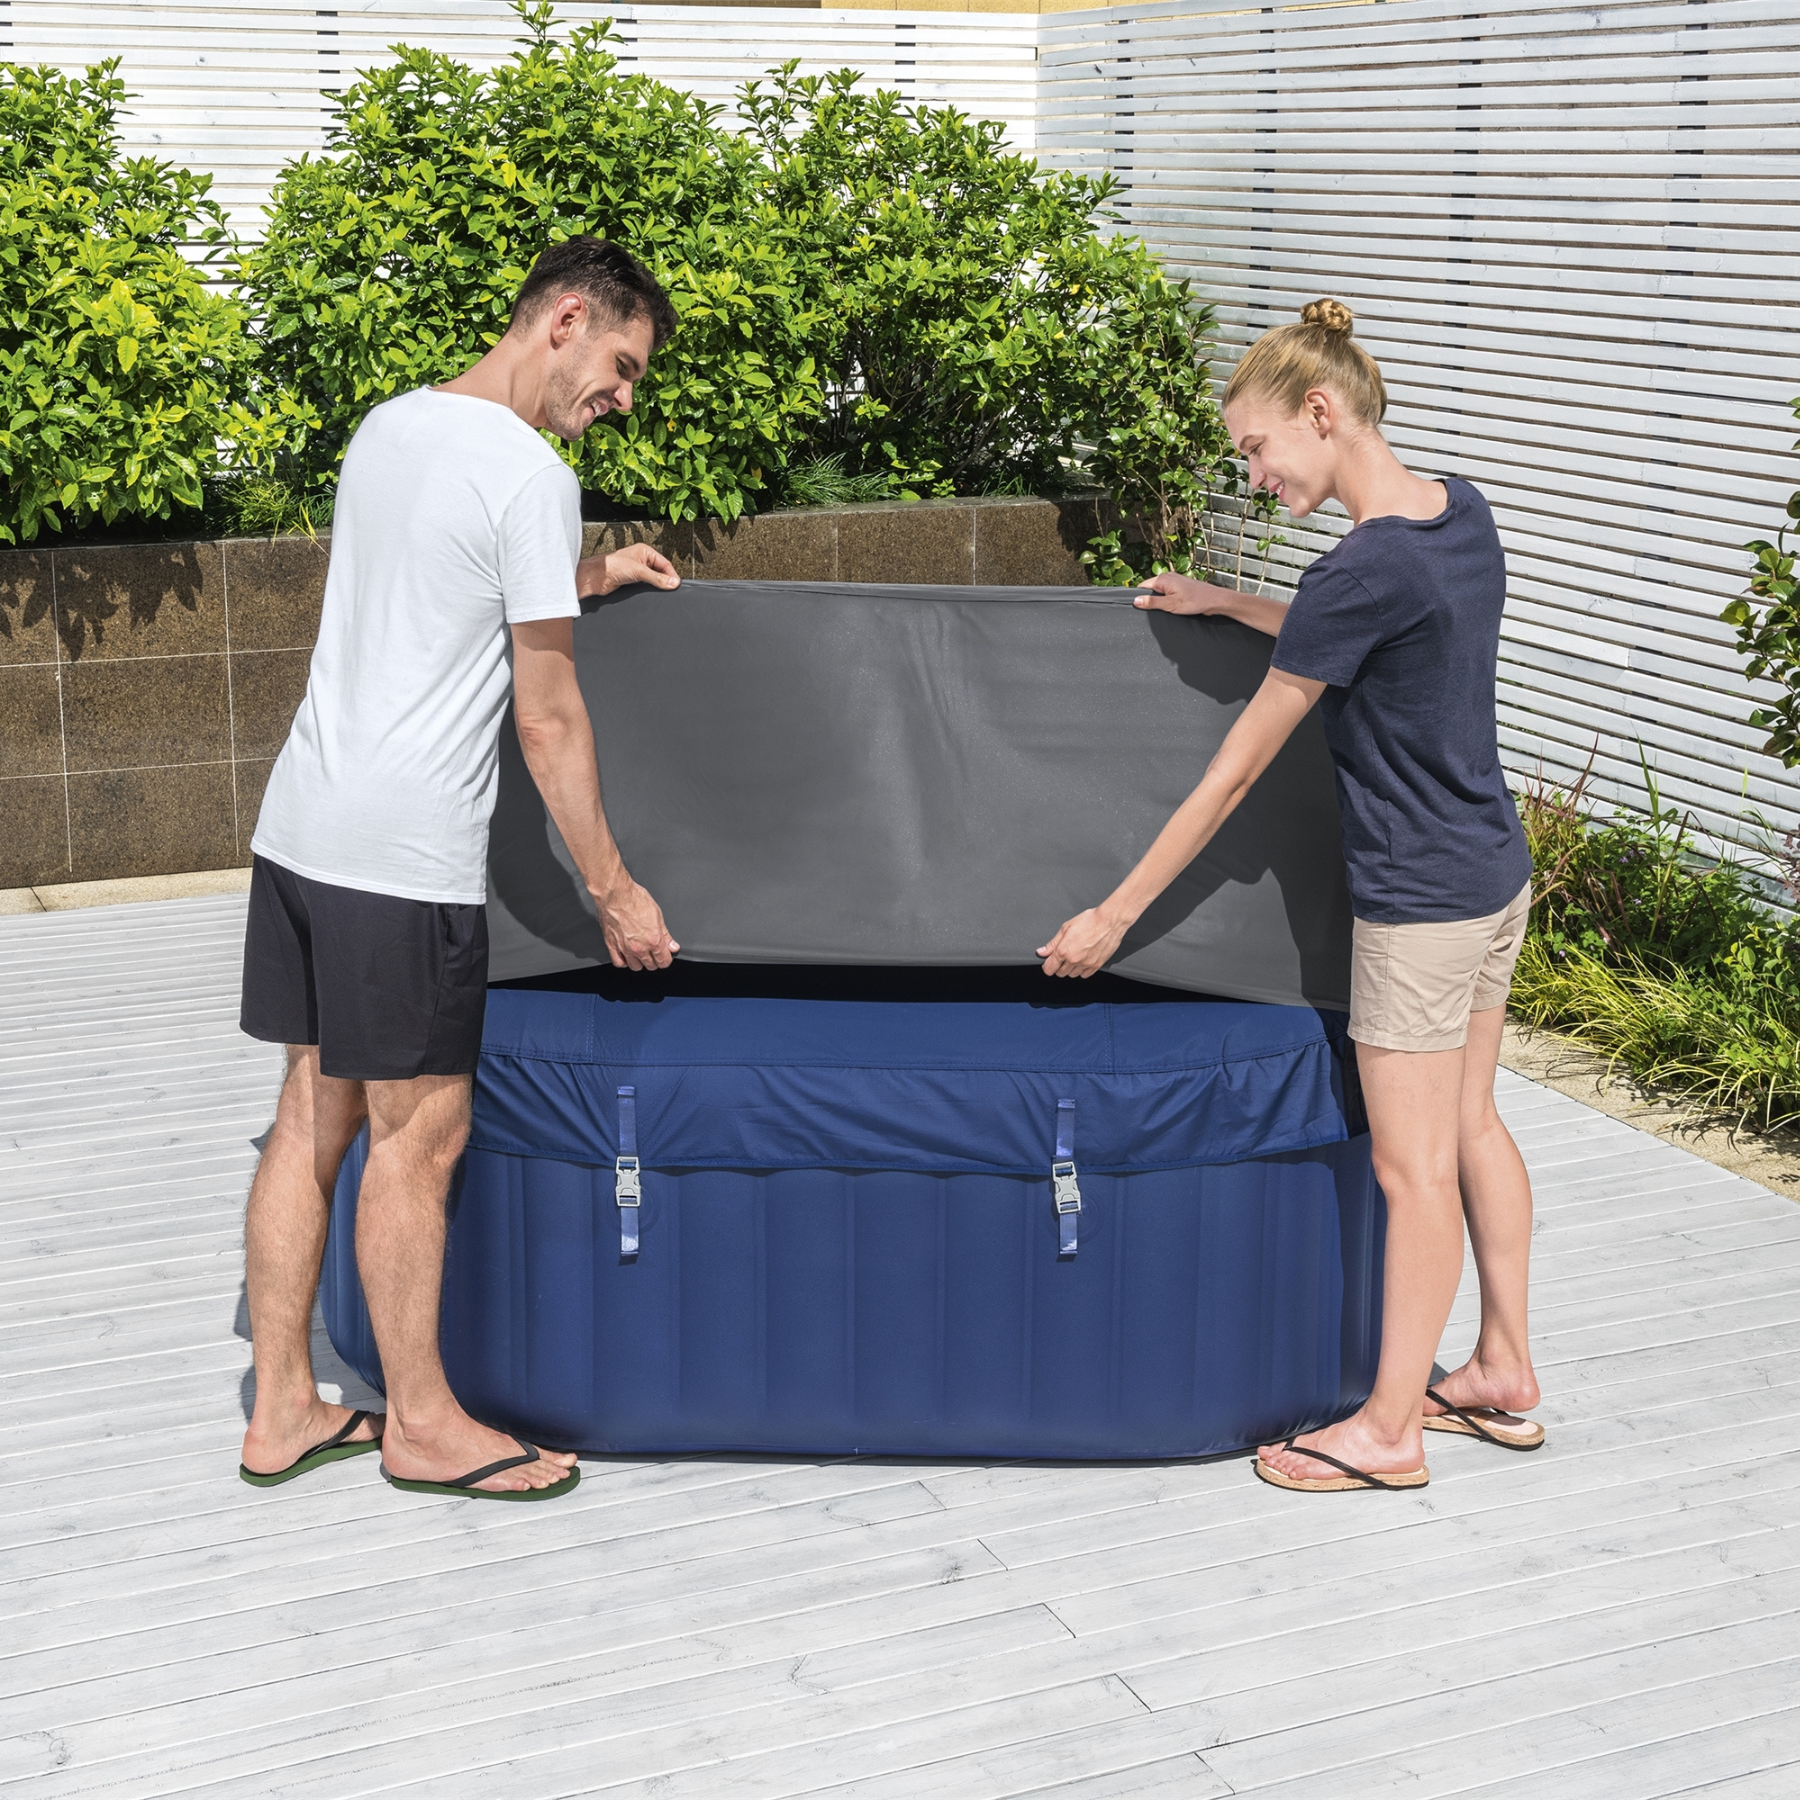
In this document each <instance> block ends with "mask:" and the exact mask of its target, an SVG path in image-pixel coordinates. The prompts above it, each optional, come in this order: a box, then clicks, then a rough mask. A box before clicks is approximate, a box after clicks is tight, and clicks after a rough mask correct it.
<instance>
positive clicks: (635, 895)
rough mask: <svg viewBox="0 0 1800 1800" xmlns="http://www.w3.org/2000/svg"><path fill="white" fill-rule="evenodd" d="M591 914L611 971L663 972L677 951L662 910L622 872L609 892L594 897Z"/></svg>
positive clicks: (676, 945)
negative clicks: (595, 917) (603, 941)
mask: <svg viewBox="0 0 1800 1800" xmlns="http://www.w3.org/2000/svg"><path fill="white" fill-rule="evenodd" d="M594 910H595V911H596V912H597V913H599V915H600V929H601V931H602V932H603V933H604V934H605V937H606V954H607V955H608V956H610V957H611V958H612V964H613V967H614V968H615V969H666V968H667V967H668V966H669V959H670V958H671V957H672V956H673V955H674V954H675V952H676V951H677V950H679V949H680V948H681V946H680V945H679V944H678V943H676V941H675V940H674V939H673V938H672V937H670V936H669V928H668V926H667V925H665V924H664V923H663V916H662V908H661V907H660V906H658V905H657V904H656V902H655V901H654V900H652V899H651V898H650V895H649V893H648V892H647V891H646V890H645V889H643V888H641V887H639V886H638V884H637V883H636V882H635V881H633V880H632V879H631V877H630V876H629V875H627V874H626V873H625V872H624V871H623V870H620V872H619V879H618V881H617V883H615V885H614V886H613V887H612V888H610V889H609V890H608V891H607V892H606V893H604V894H600V893H596V894H595V895H594Z"/></svg>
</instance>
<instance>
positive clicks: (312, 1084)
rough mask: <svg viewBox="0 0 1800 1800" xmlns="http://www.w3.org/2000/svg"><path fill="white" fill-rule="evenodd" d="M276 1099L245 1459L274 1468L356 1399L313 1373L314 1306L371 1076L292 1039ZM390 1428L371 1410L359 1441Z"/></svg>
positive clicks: (250, 1244) (263, 1198)
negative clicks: (342, 1400) (324, 1385)
mask: <svg viewBox="0 0 1800 1800" xmlns="http://www.w3.org/2000/svg"><path fill="white" fill-rule="evenodd" d="M287 1054H288V1072H287V1079H286V1080H285V1081H284V1082H283V1083H282V1087H281V1099H280V1101H279V1102H278V1103H277V1105H276V1108H275V1124H274V1126H273V1128H272V1129H271V1130H270V1133H269V1141H268V1145H267V1147H266V1148H265V1149H264V1151H263V1153H262V1161H261V1162H259V1163H258V1164H257V1167H256V1179H255V1180H254V1181H253V1182H252V1183H251V1185H250V1204H249V1207H248V1208H247V1209H246V1211H245V1214H244V1286H245V1289H246V1290H247V1292H248V1295H249V1300H250V1339H251V1347H252V1350H253V1352H254V1354H255V1357H256V1408H255V1411H254V1413H253V1415H252V1417H251V1420H250V1429H249V1430H248V1431H247V1432H245V1434H244V1466H245V1468H247V1469H249V1470H251V1471H252V1472H253V1473H255V1474H258V1475H273V1474H275V1473H277V1472H278V1471H279V1470H282V1469H285V1468H286V1467H287V1466H288V1465H289V1464H290V1463H292V1462H295V1461H297V1460H298V1459H299V1458H300V1457H302V1456H304V1455H305V1454H306V1452H307V1451H308V1450H311V1449H312V1448H313V1447H314V1446H315V1445H318V1444H322V1443H324V1442H325V1441H326V1439H327V1438H329V1437H331V1436H332V1435H333V1433H335V1432H337V1431H340V1430H341V1429H342V1428H343V1425H344V1422H345V1421H346V1420H347V1419H348V1418H349V1417H350V1409H349V1408H348V1407H345V1406H333V1405H331V1404H330V1403H329V1402H327V1401H324V1400H321V1399H320V1398H319V1392H318V1389H317V1387H316V1386H315V1385H314V1383H313V1370H312V1350H311V1333H312V1310H313V1295H314V1294H315V1292H316V1291H317V1289H318V1285H319V1264H320V1261H321V1260H322V1258H323V1257H324V1254H325V1227H326V1225H327V1223H328V1222H329V1220H330V1217H331V1190H332V1188H333V1186H334V1185H335V1184H336V1181H337V1173H338V1165H339V1164H340V1163H341V1162H342V1161H343V1160H344V1152H345V1151H346V1150H348V1149H349V1147H350V1143H351V1140H352V1139H353V1138H354V1137H355V1136H356V1133H357V1130H358V1129H359V1127H360V1126H361V1124H362V1118H363V1090H362V1083H361V1082H357V1081H338V1080H335V1079H333V1078H332V1077H331V1076H329V1075H321V1074H320V1073H319V1052H318V1050H317V1049H316V1048H315V1047H313V1046H311V1045H299V1044H290V1045H289V1046H288V1053H287ZM380 1435H381V1421H380V1420H379V1419H369V1420H365V1421H364V1422H363V1423H362V1424H361V1425H360V1426H358V1427H357V1430H356V1436H355V1439H354V1440H353V1441H355V1442H358V1443H360V1442H362V1441H363V1440H364V1439H367V1438H374V1437H379V1436H380Z"/></svg>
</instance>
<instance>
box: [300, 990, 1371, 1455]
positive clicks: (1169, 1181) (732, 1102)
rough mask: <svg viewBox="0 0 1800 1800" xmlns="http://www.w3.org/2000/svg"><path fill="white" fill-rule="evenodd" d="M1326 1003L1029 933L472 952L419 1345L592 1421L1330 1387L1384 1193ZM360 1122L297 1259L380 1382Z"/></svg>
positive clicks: (904, 1438)
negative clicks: (879, 949)
mask: <svg viewBox="0 0 1800 1800" xmlns="http://www.w3.org/2000/svg"><path fill="white" fill-rule="evenodd" d="M1342 1027H1343V1020H1342V1018H1341V1016H1340V1015H1337V1014H1332V1013H1322V1012H1319V1011H1315V1010H1314V1009H1312V1008H1310V1007H1303V1006H1270V1005H1258V1004H1249V1003H1243V1002H1233V1001H1215V1000H1205V999H1197V998H1194V997H1192V996H1189V995H1184V994H1176V993H1173V992H1169V991H1166V990H1158V989H1149V988H1144V987H1140V986H1137V985H1136V984H1133V983H1131V982H1127V981H1124V980H1120V979H1117V978H1111V977H1104V976H1102V977H1098V978H1096V980H1095V981H1094V982H1092V983H1087V984H1079V985H1078V984H1074V983H1070V984H1067V986H1064V985H1063V984H1054V983H1051V982H1048V981H1047V980H1046V979H1045V978H1044V977H1042V976H1041V975H1039V974H1038V973H1037V972H1036V971H1035V970H1022V971H1021V970H1010V971H990V972H985V973H984V972H979V971H959V972H956V973H954V974H951V973H950V972H935V971H924V972H920V971H914V972H910V973H909V972H903V971H884V972H875V971H856V970H847V969H841V968H840V969H835V970H825V969H814V970H807V969H783V970H773V969H760V970H759V969H754V968H736V969H717V968H715V969H711V970H707V969H704V968H702V969H694V968H688V969H682V968H680V967H679V966H678V968H677V969H676V970H675V971H672V972H671V974H670V975H669V976H667V977H661V978H652V977H641V976H639V977H633V976H619V975H615V974H613V973H612V972H611V971H599V972H593V973H590V974H587V975H585V976H584V975H572V976H568V977H564V978H561V981H560V985H557V986H546V985H543V984H537V985H532V984H524V985H521V986H518V987H514V988H510V989H505V988H502V989H496V990H495V991H494V992H493V993H491V994H490V996H489V1004H488V1015H487V1033H486V1040H485V1044H484V1049H483V1054H482V1061H481V1068H480V1072H479V1074H478V1075H477V1077H476V1082H475V1097H474V1123H473V1130H472V1134H471V1138H470V1144H469V1150H468V1154H467V1156H466V1158H465V1159H464V1164H463V1167H462V1170H461V1172H460V1175H459V1177H458V1180H457V1182H456V1185H455V1188H454V1190H453V1195H452V1202H451V1209H452V1210H451V1226H450V1239H449V1249H448V1254H447V1261H446V1268H445V1278H444V1298H443V1322H442V1343H443V1353H444V1362H445V1365H446V1368H447V1370H448V1373H449V1377H450V1382H451V1385H452V1387H453V1388H454V1389H455V1391H456V1393H457V1395H458V1396H459V1398H460V1399H461V1400H462V1402H463V1404H464V1405H465V1406H467V1407H468V1408H469V1410H470V1411H471V1412H473V1413H475V1414H476V1415H477V1416H478V1417H480V1418H483V1419H486V1420H489V1421H491V1422H492V1423H494V1424H496V1425H500V1426H503V1427H505V1428H507V1429H510V1430H513V1431H516V1432H518V1433H519V1434H521V1435H523V1436H525V1437H528V1438H530V1439H531V1440H533V1441H535V1442H539V1443H545V1444H551V1445H557V1446H565V1447H568V1448H571V1449H581V1450H587V1451H595V1452H634V1453H635V1452H670V1451H695V1450H712V1451H724V1450H746V1451H764V1452H794V1453H804V1454H811V1455H819V1454H852V1453H891V1454H898V1455H908V1456H937V1455H942V1456H976V1457H1066V1458H1147V1457H1176V1456H1202V1455H1207V1454H1210V1453H1215V1452H1221V1451H1229V1450H1235V1449H1241V1448H1243V1447H1244V1446H1246V1445H1250V1444H1254V1443H1257V1442H1262V1441H1267V1440H1268V1439H1271V1438H1274V1437H1276V1436H1279V1435H1282V1434H1285V1433H1287V1432H1290V1431H1293V1430H1296V1429H1299V1428H1303V1427H1306V1426H1310V1425H1316V1424H1319V1423H1321V1422H1323V1421H1325V1420H1328V1419H1331V1418H1334V1417H1338V1416H1341V1415H1343V1414H1344V1413H1346V1412H1349V1411H1351V1410H1353V1409H1354V1408H1355V1407H1356V1406H1357V1405H1358V1404H1360V1402H1361V1400H1362V1399H1363V1398H1364V1397H1365V1396H1366V1394H1367V1392H1368V1389H1369V1385H1370V1382H1371V1380H1372V1379H1373V1375H1374V1369H1375V1362H1376V1353H1377V1347H1378V1341H1379V1335H1380V1292H1381V1252H1382V1225H1383V1207H1382V1201H1381V1195H1380V1191H1379V1189H1378V1188H1377V1186H1376V1184H1375V1181H1374V1179H1373V1176H1372V1174H1371V1171H1370V1164H1369V1148H1368V1138H1367V1135H1366V1131H1365V1128H1364V1126H1363V1123H1362V1120H1361V1118H1360V1108H1359V1106H1358V1102H1357V1096H1356V1092H1355V1086H1354V1074H1353V1064H1352V1063H1351V1062H1350V1061H1349V1060H1348V1058H1347V1056H1346V1049H1347V1046H1346V1045H1345V1043H1344V1040H1343V1034H1342ZM363 1161H364V1150H363V1146H362V1145H360V1144H359V1145H358V1146H357V1148H356V1149H355V1150H354V1151H353V1152H352V1154H351V1156H350V1157H349V1158H348V1159H347V1161H346V1163H345V1167H344V1170H343V1173H342V1175H341V1177H340V1180H339V1182H338V1188H337V1193H336V1197H335V1202H334V1207H333V1213H332V1225H331V1235H330V1242H329V1245H328V1248H327V1251H326V1259H325V1269H324V1276H323V1281H322V1296H323V1304H324V1312H325V1320H326V1324H327V1327H328V1329H329V1331H330V1334H331V1339H332V1342H333V1343H334V1344H335V1345H336V1347H337V1349H338V1351H339V1353H340V1354H341V1355H342V1356H343V1357H344V1359H345V1361H346V1362H348V1363H349V1364H350V1366H351V1367H352V1368H354V1369H355V1370H356V1371H357V1372H358V1373H359V1374H360V1375H362V1376H363V1377H364V1378H365V1379H367V1380H368V1381H370V1382H371V1383H373V1384H374V1385H376V1386H377V1387H379V1386H380V1385H381V1369H380V1363H379V1359H378V1357H377V1355H376V1351H375V1345H374V1340H373V1336H372V1334H371V1331H370V1327H369V1321H368V1315H367V1313H366V1311H365V1310H364V1306H363V1300H362V1293H361V1288H360V1285H359V1283H358V1280H357V1276H356V1267H355V1258H354V1253H353V1250H352V1243H353V1240H354V1224H355V1213H356V1199H357V1189H358V1185H359V1182H360V1179H361V1173H362V1167H363Z"/></svg>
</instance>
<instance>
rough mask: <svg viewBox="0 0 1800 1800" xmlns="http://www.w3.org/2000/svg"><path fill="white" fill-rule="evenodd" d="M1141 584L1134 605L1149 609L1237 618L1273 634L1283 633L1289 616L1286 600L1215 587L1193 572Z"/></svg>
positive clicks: (1191, 615) (1158, 576)
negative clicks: (1284, 622) (1282, 623)
mask: <svg viewBox="0 0 1800 1800" xmlns="http://www.w3.org/2000/svg"><path fill="white" fill-rule="evenodd" d="M1141 586H1142V590H1143V591H1142V592H1141V593H1140V594H1139V595H1138V597H1137V599H1136V600H1134V601H1133V602H1132V604H1133V605H1134V606H1136V607H1138V608H1139V609H1140V610H1141V611H1145V612H1167V613H1185V614H1186V615H1187V616H1188V617H1190V618H1192V617H1194V616H1195V615H1196V614H1199V615H1204V616H1210V617H1217V618H1226V619H1236V620H1237V622H1238V623H1239V624H1240V625H1248V626H1249V627H1250V629H1251V630H1252V631H1261V632H1264V633H1266V634H1267V635H1268V636H1270V637H1279V636H1280V634H1281V622H1282V620H1283V619H1285V618H1286V617H1287V602H1286V601H1285V600H1270V599H1268V598H1267V597H1266V596H1264V595H1262V594H1241V593H1239V592H1238V590H1237V589H1236V588H1227V587H1214V586H1213V584H1212V583H1211V582H1210V581H1196V580H1195V579H1194V578H1193V576H1191V575H1152V576H1151V577H1150V579H1149V580H1148V581H1146V582H1144V583H1142V584H1141Z"/></svg>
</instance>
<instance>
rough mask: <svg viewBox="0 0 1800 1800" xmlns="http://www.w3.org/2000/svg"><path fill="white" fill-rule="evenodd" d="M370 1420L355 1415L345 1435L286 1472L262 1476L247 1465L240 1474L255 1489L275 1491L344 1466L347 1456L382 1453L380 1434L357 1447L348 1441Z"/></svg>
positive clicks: (311, 1452) (316, 1448)
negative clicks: (303, 1477) (334, 1465)
mask: <svg viewBox="0 0 1800 1800" xmlns="http://www.w3.org/2000/svg"><path fill="white" fill-rule="evenodd" d="M368 1416H369V1415H368V1414H367V1413H366V1412H353V1413H352V1414H351V1415H350V1417H349V1418H348V1419H346V1420H345V1421H344V1429H343V1430H342V1431H340V1432H338V1433H337V1434H336V1435H335V1436H334V1437H328V1438H327V1439H326V1440H325V1441H324V1443H322V1444H314V1445H313V1447H312V1448H311V1449H310V1450H308V1451H307V1453H306V1454H305V1455H304V1456H298V1457H296V1458H295V1459H294V1460H293V1461H292V1462H291V1463H289V1464H288V1466H287V1467H286V1468H285V1469H277V1470H276V1471H275V1473H274V1474H273V1475H259V1474H257V1472H256V1471H255V1470H254V1469H251V1468H246V1467H245V1465H244V1464H243V1463H239V1464H238V1474H239V1475H241V1476H242V1477H243V1478H244V1480H246V1481H247V1482H249V1483H250V1485H251V1486H252V1487H275V1486H277V1485H278V1484H280V1483H281V1482H284V1481H292V1480H293V1479H294V1477H295V1476H296V1475H306V1474H309V1473H310V1472H311V1471H312V1470H314V1469H322V1468H324V1466H325V1465H326V1464H327V1463H331V1462H341V1461H342V1460H343V1459H344V1458H345V1457H346V1456H361V1455H362V1453H363V1452H364V1451H365V1450H379V1449H380V1448H381V1437H380V1434H379V1433H377V1434H376V1435H375V1436H374V1437H371V1438H362V1439H359V1440H358V1441H357V1442H356V1443H354V1444H350V1443H346V1442H345V1441H344V1440H345V1439H346V1438H348V1437H349V1435H350V1434H351V1432H353V1431H354V1430H355V1429H356V1428H357V1426H359V1425H360V1424H361V1423H362V1422H363V1420H364V1419H366V1418H367V1417H368Z"/></svg>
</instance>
